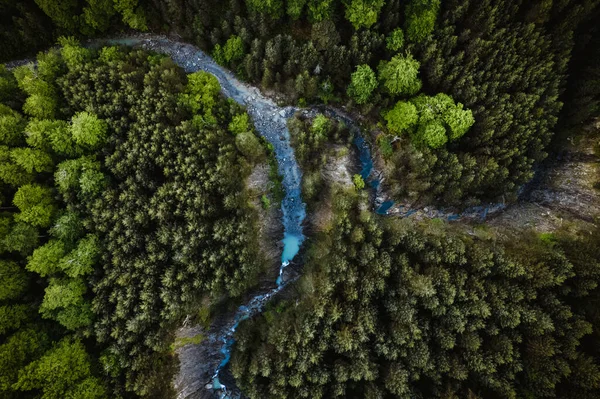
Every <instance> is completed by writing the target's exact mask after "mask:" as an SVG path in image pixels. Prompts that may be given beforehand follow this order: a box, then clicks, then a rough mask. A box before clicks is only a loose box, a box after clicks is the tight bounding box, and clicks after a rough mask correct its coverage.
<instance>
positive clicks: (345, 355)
mask: <svg viewBox="0 0 600 399" xmlns="http://www.w3.org/2000/svg"><path fill="white" fill-rule="evenodd" d="M332 201H333V203H334V214H335V216H334V218H333V220H332V223H331V224H330V225H329V226H328V228H326V229H324V230H323V231H322V232H320V233H319V234H318V235H317V236H316V237H315V240H314V241H313V244H312V246H311V247H310V249H309V250H308V251H309V252H308V255H307V258H306V264H305V269H304V275H303V277H302V278H301V280H300V281H298V282H297V283H296V284H295V285H294V287H293V289H292V291H293V297H290V298H282V299H280V300H279V301H278V302H276V303H273V304H271V306H270V309H269V310H268V311H266V312H265V313H263V314H262V315H261V316H259V317H257V318H255V319H253V320H252V322H251V323H245V324H243V325H242V326H241V328H240V330H239V331H238V334H237V339H238V341H237V345H236V346H235V351H234V355H233V361H232V371H233V373H234V375H235V376H236V378H237V381H238V384H239V385H240V386H241V388H242V390H243V392H245V393H246V394H247V395H248V396H249V397H251V398H333V397H349V398H434V397H435V398H447V399H450V398H473V399H475V398H551V397H557V398H596V397H598V393H599V392H600V367H599V366H598V360H597V359H598V347H599V346H598V344H599V343H600V341H598V338H599V337H598V328H599V327H600V325H599V324H598V323H599V321H600V318H599V316H600V315H599V314H598V311H597V303H598V300H599V299H600V297H599V296H598V294H599V292H598V289H597V287H598V281H599V278H600V264H599V263H598V259H600V256H599V255H600V253H599V248H600V246H599V245H598V244H599V243H598V239H599V237H600V235H598V232H597V231H596V234H594V235H593V236H586V237H582V238H578V239H573V238H572V237H565V236H561V235H542V236H538V235H535V234H532V233H530V234H521V236H520V240H519V241H518V242H508V243H505V242H499V241H496V240H491V241H490V240H485V239H481V238H478V237H472V236H469V235H467V234H464V233H462V232H459V231H453V230H451V229H449V228H448V227H447V226H445V225H444V223H443V222H438V223H436V222H427V223H416V222H412V221H409V220H403V221H399V220H396V219H382V218H381V217H380V216H377V215H375V214H374V213H371V212H370V211H368V210H367V209H365V206H364V203H363V201H364V198H363V199H361V198H360V197H359V196H358V195H357V194H356V193H355V192H354V191H353V190H350V191H337V192H334V194H333V199H332Z"/></svg>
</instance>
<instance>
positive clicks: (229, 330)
mask: <svg viewBox="0 0 600 399" xmlns="http://www.w3.org/2000/svg"><path fill="white" fill-rule="evenodd" d="M105 44H106V45H124V46H134V47H141V48H144V49H147V50H152V51H156V52H158V53H162V54H166V55H168V56H170V57H171V58H172V59H173V61H174V62H175V63H176V64H178V65H179V66H181V67H182V68H183V69H184V70H185V71H186V72H187V73H193V72H197V71H206V72H209V73H211V74H213V75H214V76H215V77H216V78H217V79H218V80H219V83H220V85H221V90H222V92H223V94H224V95H225V96H227V97H229V98H231V99H233V100H234V101H236V102H237V103H239V104H241V105H243V106H245V107H246V109H247V112H248V114H249V115H250V117H251V118H252V120H253V122H254V125H255V127H256V130H257V131H258V132H259V133H260V134H261V135H262V136H263V137H264V138H265V139H267V140H268V141H269V142H270V143H271V144H272V145H273V147H274V150H275V156H276V159H277V162H278V170H279V174H280V175H281V177H282V183H283V187H284V189H285V193H286V194H285V197H284V199H283V201H282V204H281V208H282V214H283V216H282V224H283V227H284V236H283V240H282V243H283V250H282V254H281V266H280V268H279V277H278V278H277V280H276V281H275V282H274V283H273V287H272V288H270V289H268V290H265V291H263V292H260V293H258V294H256V295H255V296H254V297H252V298H251V299H250V300H249V301H248V303H246V304H245V305H242V306H240V307H239V308H238V310H237V311H236V313H235V315H234V316H233V317H232V318H231V321H230V322H229V323H226V324H225V325H224V326H223V327H221V329H220V331H219V332H218V333H217V337H218V338H217V339H218V340H220V341H221V343H222V345H221V349H220V356H221V360H220V362H219V363H218V366H217V367H216V369H215V370H214V373H213V374H212V378H211V382H210V383H208V384H206V385H205V386H206V387H208V389H212V390H213V391H214V392H215V394H216V396H218V397H220V398H222V399H224V398H230V397H231V396H230V394H231V392H233V391H235V389H233V388H234V387H227V386H225V385H224V384H223V383H222V382H221V379H220V376H221V371H222V370H223V369H224V368H225V367H226V366H227V364H228V362H229V359H230V356H231V348H232V346H233V344H234V343H235V340H234V334H235V331H236V329H237V326H238V325H239V323H240V322H242V321H243V320H245V319H248V318H249V317H252V316H253V315H255V314H257V313H259V312H261V311H262V309H263V308H264V305H265V304H266V303H267V302H268V301H269V300H270V299H271V298H272V297H273V296H274V295H275V294H277V293H278V292H279V291H281V290H282V289H283V288H284V287H285V286H286V285H287V284H289V283H290V280H286V278H285V274H284V271H285V268H286V267H287V266H288V265H289V264H290V262H292V260H293V259H294V257H295V256H296V255H297V254H298V252H299V250H300V247H301V245H302V243H303V241H304V239H305V236H304V234H303V222H304V219H305V217H306V205H305V204H304V202H303V201H302V198H301V182H302V172H301V170H300V168H299V166H298V163H297V162H296V158H295V156H294V150H293V148H292V146H291V142H290V133H289V131H288V129H287V120H288V119H289V118H290V117H292V116H293V115H294V114H295V112H296V111H298V110H299V109H298V108H295V107H280V106H278V105H277V104H275V103H274V102H273V101H272V100H271V99H270V98H268V97H266V96H264V95H263V94H262V93H261V92H260V91H259V90H258V89H257V88H255V87H252V86H249V85H247V84H245V83H243V82H241V81H239V80H238V79H237V78H236V77H235V76H234V75H233V74H232V73H231V72H229V71H228V70H226V69H225V68H223V67H222V66H220V65H218V64H217V63H216V62H215V61H214V60H213V59H212V58H211V57H210V56H208V55H206V54H205V53H204V52H202V51H201V50H200V49H198V48H197V47H196V46H194V45H192V44H188V43H182V42H179V41H177V40H173V39H170V38H168V37H166V36H162V35H153V34H138V35H132V36H128V37H124V38H117V39H97V40H93V41H90V42H89V43H88V44H87V45H88V46H90V47H97V46H101V45H105ZM28 61H29V60H23V61H15V62H11V63H9V64H7V65H9V67H11V66H12V67H14V66H16V65H21V64H23V63H25V62H28ZM322 111H323V112H324V113H325V114H326V115H327V116H330V117H332V118H336V119H338V120H341V121H343V122H344V123H345V124H346V125H347V126H348V127H349V128H350V129H351V132H352V134H353V135H354V144H355V146H356V148H357V151H358V155H359V160H360V164H361V165H360V166H361V171H360V174H361V176H362V177H363V179H364V180H365V181H366V182H367V183H368V184H369V186H370V187H371V189H372V190H373V191H374V192H375V194H376V195H375V197H376V202H375V203H376V208H375V210H376V212H377V213H379V214H390V210H391V209H392V207H394V209H395V210H396V211H394V212H393V213H394V214H398V215H399V216H410V215H412V214H414V213H415V212H417V210H414V209H411V208H410V206H406V209H405V210H404V211H400V212H399V211H397V210H398V209H403V208H404V207H405V206H404V205H400V204H395V203H394V202H393V201H391V200H389V199H385V198H384V194H383V192H382V188H381V174H377V175H376V176H374V175H375V174H374V173H373V158H372V154H371V148H370V146H369V144H368V143H367V142H366V140H365V139H364V138H363V136H362V135H361V131H360V128H359V127H358V125H357V124H356V123H355V122H354V121H353V120H352V118H351V117H350V116H348V115H347V114H346V113H344V112H343V111H341V110H336V109H334V108H330V107H329V108H326V109H323V110H322ZM382 198H383V199H382ZM425 209H426V210H427V208H425ZM488 210H489V208H486V207H480V208H477V209H472V210H467V211H466V212H467V213H460V214H459V213H454V212H451V211H447V210H435V209H433V208H432V209H431V210H429V211H428V214H427V215H426V217H443V218H446V219H448V220H457V219H459V218H462V217H463V216H465V215H468V213H469V212H471V213H473V214H474V215H475V217H480V216H483V217H485V216H486V215H487V214H488ZM187 396H188V394H187V393H186V394H180V396H179V397H180V398H184V397H187Z"/></svg>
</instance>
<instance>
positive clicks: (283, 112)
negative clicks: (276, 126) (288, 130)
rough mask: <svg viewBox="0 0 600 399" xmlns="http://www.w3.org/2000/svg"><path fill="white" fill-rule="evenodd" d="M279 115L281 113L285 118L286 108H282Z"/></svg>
mask: <svg viewBox="0 0 600 399" xmlns="http://www.w3.org/2000/svg"><path fill="white" fill-rule="evenodd" d="M279 115H281V117H282V118H285V110H284V109H282V110H281V111H279Z"/></svg>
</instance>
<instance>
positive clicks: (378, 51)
mask: <svg viewBox="0 0 600 399" xmlns="http://www.w3.org/2000/svg"><path fill="white" fill-rule="evenodd" d="M598 5H599V2H598V1H597V0H583V1H579V0H536V1H528V2H525V1H521V0H518V1H512V0H510V1H509V0H506V1H505V0H502V1H483V2H482V1H470V0H450V1H447V2H444V3H443V4H442V2H441V1H440V0H411V1H406V2H401V1H399V0H388V1H384V0H351V1H350V0H348V1H338V0H286V1H283V0H272V1H271V0H270V1H257V0H230V1H226V2H221V1H212V0H211V1H197V0H169V1H163V0H152V1H143V2H142V1H140V2H138V1H137V0H135V1H114V2H113V1H91V0H86V1H83V0H79V1H78V0H71V1H68V2H64V1H56V0H36V1H35V2H34V1H31V0H30V1H24V2H17V3H15V4H13V3H9V2H4V3H2V4H0V7H1V8H0V15H2V18H3V20H5V21H6V23H3V24H2V27H3V28H2V29H3V32H2V33H1V37H2V38H3V42H6V43H10V45H9V46H6V47H4V48H3V49H2V50H1V51H3V53H2V55H0V60H2V59H10V58H14V57H15V56H16V54H18V53H19V52H20V51H22V49H27V48H32V47H36V46H43V45H47V44H49V43H51V42H52V38H53V37H55V36H56V35H58V34H76V35H87V36H90V35H95V34H100V33H105V32H115V31H118V30H122V29H126V28H133V29H138V30H142V31H145V30H148V29H152V30H159V31H171V32H176V33H178V34H180V35H181V36H182V37H184V38H188V39H190V40H193V41H194V42H195V43H197V44H198V45H199V46H200V47H201V48H203V49H205V50H207V51H209V52H211V53H212V55H213V56H214V57H215V59H216V60H217V61H218V62H220V63H222V64H223V65H226V66H228V67H229V68H230V69H232V70H233V71H235V72H236V73H237V74H238V75H239V76H241V77H243V78H244V79H247V80H249V81H251V82H255V83H258V84H260V85H261V86H262V87H263V88H265V89H273V90H275V91H277V92H280V93H285V94H286V99H287V101H297V102H298V103H299V104H301V105H305V104H310V103H326V104H327V103H331V102H334V103H339V104H345V105H347V106H350V107H351V108H352V109H354V110H355V111H356V112H358V113H360V114H361V115H364V116H367V117H368V120H369V121H370V123H371V125H372V126H374V127H375V126H378V127H375V129H376V130H377V137H376V140H375V141H376V143H377V144H378V146H379V147H380V152H381V154H382V156H383V158H384V161H383V163H384V165H383V166H382V167H383V168H384V170H385V171H386V174H387V176H388V177H389V178H388V181H387V184H388V186H389V189H390V190H391V192H393V193H394V195H395V196H396V197H398V198H408V199H410V200H417V199H418V200H421V201H422V202H425V203H426V202H432V201H434V202H439V203H442V204H451V205H459V204H462V205H465V204H472V203H477V202H479V201H481V200H482V199H488V200H489V199H499V198H501V197H504V198H505V200H506V199H511V198H514V197H515V195H516V194H517V193H518V190H519V188H520V187H521V186H522V185H523V184H525V183H527V182H528V181H529V180H531V178H532V177H533V173H534V171H535V170H536V167H537V166H538V165H539V163H540V162H541V161H543V160H544V159H545V158H546V157H547V154H548V151H549V150H550V149H549V146H550V144H551V142H552V139H553V137H555V136H556V137H564V136H565V135H566V134H567V133H565V135H560V134H559V135H557V134H556V131H557V130H559V131H561V132H572V131H573V129H571V128H572V127H575V131H578V130H579V129H577V127H578V126H580V125H581V123H584V122H586V121H589V119H590V117H592V116H593V115H595V114H597V112H598V107H599V106H598V104H599V101H600V88H599V86H598V73H599V72H598V63H597V62H596V61H597V54H595V53H594V52H597V50H596V49H597V47H598V46H595V45H594V44H595V43H597V40H598V39H597V37H598V28H597V26H596V25H595V24H594V21H596V20H597V18H598V17H600V11H599V9H600V8H599V7H598ZM564 104H566V106H564ZM382 116H383V120H381V117H382ZM559 117H562V119H561V120H560V122H559ZM380 121H382V122H383V123H381V124H379V125H377V123H378V122H380ZM558 148H560V144H559V145H558Z"/></svg>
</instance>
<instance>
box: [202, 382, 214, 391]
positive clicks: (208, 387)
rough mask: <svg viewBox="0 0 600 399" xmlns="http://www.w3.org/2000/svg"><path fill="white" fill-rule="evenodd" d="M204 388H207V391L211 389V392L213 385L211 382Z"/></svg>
mask: <svg viewBox="0 0 600 399" xmlns="http://www.w3.org/2000/svg"><path fill="white" fill-rule="evenodd" d="M204 388H206V389H209V390H210V389H213V384H211V383H210V382H209V383H208V384H206V385H205V386H204Z"/></svg>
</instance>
